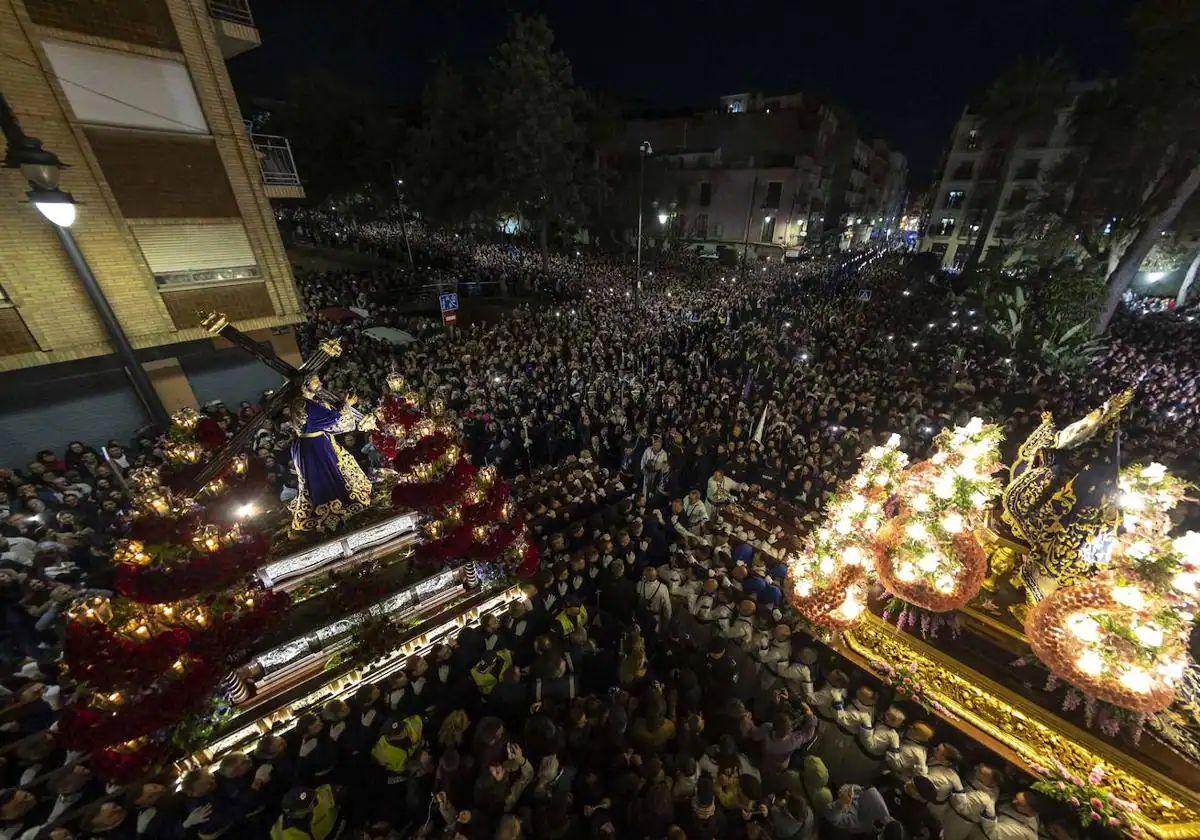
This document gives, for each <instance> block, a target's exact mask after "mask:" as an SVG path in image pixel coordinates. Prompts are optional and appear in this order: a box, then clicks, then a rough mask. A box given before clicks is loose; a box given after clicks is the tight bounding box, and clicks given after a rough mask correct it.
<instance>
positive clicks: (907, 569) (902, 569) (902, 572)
mask: <svg viewBox="0 0 1200 840" xmlns="http://www.w3.org/2000/svg"><path fill="white" fill-rule="evenodd" d="M896 579H897V580H901V581H903V582H904V583H911V582H912V581H914V580H916V579H917V570H916V568H915V567H914V566H913V564H912V563H901V564H900V565H899V566H898V567H897V568H896Z"/></svg>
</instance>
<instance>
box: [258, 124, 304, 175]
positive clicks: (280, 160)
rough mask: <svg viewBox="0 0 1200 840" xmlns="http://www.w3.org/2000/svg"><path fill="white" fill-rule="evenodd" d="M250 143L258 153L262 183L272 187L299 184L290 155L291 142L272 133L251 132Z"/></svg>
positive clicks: (294, 162) (294, 163) (293, 161)
mask: <svg viewBox="0 0 1200 840" xmlns="http://www.w3.org/2000/svg"><path fill="white" fill-rule="evenodd" d="M250 143H251V144H252V145H253V146H254V151H256V152H257V153H258V162H259V165H260V166H261V167H262V177H263V183H264V184H266V185H267V186H272V187H298V186H300V173H299V172H297V171H296V161H295V159H294V158H293V157H292V144H291V143H289V142H288V140H287V138H286V137H279V136H277V135H274V134H251V135H250Z"/></svg>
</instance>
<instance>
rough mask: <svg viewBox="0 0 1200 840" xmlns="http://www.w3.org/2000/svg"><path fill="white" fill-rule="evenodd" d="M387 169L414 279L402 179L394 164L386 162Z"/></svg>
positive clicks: (414, 270)
mask: <svg viewBox="0 0 1200 840" xmlns="http://www.w3.org/2000/svg"><path fill="white" fill-rule="evenodd" d="M388 168H389V169H390V170H392V186H393V187H395V189H396V207H398V208H399V210H400V233H401V235H403V236H404V250H405V251H406V252H407V253H408V270H409V271H411V272H412V273H413V276H414V277H415V276H416V274H417V266H416V265H415V264H414V263H413V255H412V245H410V244H409V242H408V221H407V219H406V217H405V214H404V196H403V194H402V193H401V191H400V188H401V187H402V186H404V179H403V178H397V177H396V164H394V163H392V162H391V161H390V160H389V161H388Z"/></svg>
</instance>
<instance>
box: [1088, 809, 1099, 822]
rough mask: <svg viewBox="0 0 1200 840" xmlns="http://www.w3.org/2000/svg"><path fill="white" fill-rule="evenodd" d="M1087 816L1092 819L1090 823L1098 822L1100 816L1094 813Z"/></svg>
mask: <svg viewBox="0 0 1200 840" xmlns="http://www.w3.org/2000/svg"><path fill="white" fill-rule="evenodd" d="M1088 816H1090V817H1091V818H1092V822H1100V815H1099V814H1097V813H1096V812H1095V811H1092V813H1091V814H1089V815H1088Z"/></svg>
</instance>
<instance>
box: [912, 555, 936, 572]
mask: <svg viewBox="0 0 1200 840" xmlns="http://www.w3.org/2000/svg"><path fill="white" fill-rule="evenodd" d="M941 562H942V561H941V558H940V557H938V556H937V555H936V554H934V553H933V552H932V551H931V552H929V553H928V554H925V555H922V557H921V559H920V560H918V561H917V568H918V569H920V570H921V571H922V572H929V573H933V572H936V571H937V569H938V566H939V565H941Z"/></svg>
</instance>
